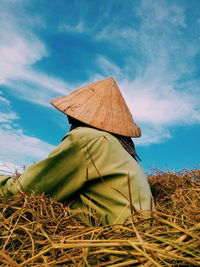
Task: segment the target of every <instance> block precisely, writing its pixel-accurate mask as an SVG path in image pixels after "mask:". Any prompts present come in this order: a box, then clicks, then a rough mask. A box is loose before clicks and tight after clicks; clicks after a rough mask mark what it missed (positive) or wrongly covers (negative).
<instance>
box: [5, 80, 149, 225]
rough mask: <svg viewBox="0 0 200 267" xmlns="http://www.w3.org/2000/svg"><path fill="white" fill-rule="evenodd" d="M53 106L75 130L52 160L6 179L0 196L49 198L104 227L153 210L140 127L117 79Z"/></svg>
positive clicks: (72, 130) (96, 85) (54, 152)
mask: <svg viewBox="0 0 200 267" xmlns="http://www.w3.org/2000/svg"><path fill="white" fill-rule="evenodd" d="M51 104H52V105H53V106H54V107H56V108H57V109H58V110H60V111H62V112H64V113H65V114H66V115H67V116H68V120H69V123H70V124H71V125H72V126H71V129H70V131H69V132H68V133H67V134H66V135H65V136H64V138H63V140H62V142H61V143H60V144H59V145H58V146H57V147H56V148H55V150H54V151H53V152H51V153H50V154H49V156H48V157H47V158H46V159H44V160H42V161H40V162H37V163H34V164H32V165H31V166H29V167H28V168H27V169H26V170H25V171H24V173H23V174H22V175H21V176H20V177H19V178H18V179H15V178H13V177H9V176H0V186H1V187H0V195H1V196H5V197H9V196H12V195H14V194H17V193H19V192H21V191H22V190H23V191H24V192H26V193H29V192H31V191H35V192H37V193H45V194H46V195H47V196H49V197H51V198H52V199H54V200H56V201H59V202H67V203H70V207H71V208H72V210H73V209H74V210H76V209H79V210H82V211H84V210H88V209H91V210H94V211H95V212H96V213H97V214H99V216H101V218H102V224H103V225H105V224H123V223H124V222H125V221H126V220H127V218H128V217H130V216H131V208H133V207H134V210H137V211H139V210H143V211H149V210H150V209H151V208H152V195H151V191H150V187H149V184H148V181H147V178H146V176H145V174H144V172H143V170H142V168H141V166H140V165H139V162H138V161H139V157H138V155H137V153H136V150H135V146H134V143H133V141H132V139H131V137H140V136H141V131H140V128H139V127H138V126H137V125H136V124H135V122H134V121H133V119H132V115H131V113H130V111H129V109H128V107H127V105H126V103H125V100H124V99H123V97H122V95H121V92H120V90H119V88H118V86H117V84H116V82H115V80H114V79H113V78H107V79H104V80H101V81H97V82H95V83H92V84H90V85H87V86H85V87H83V88H80V89H78V90H76V91H74V92H72V93H71V94H69V95H67V96H63V97H58V98H56V99H53V100H52V101H51Z"/></svg>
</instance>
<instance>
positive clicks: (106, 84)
mask: <svg viewBox="0 0 200 267" xmlns="http://www.w3.org/2000/svg"><path fill="white" fill-rule="evenodd" d="M51 104H52V105H53V106H54V107H55V108H57V109H58V110H60V111H62V112H63V113H65V114H66V115H69V116H71V117H72V118H75V119H77V120H79V121H82V122H84V123H86V124H88V125H91V126H93V127H95V128H98V129H101V130H104V131H107V132H110V133H114V134H118V135H123V136H130V137H140V136H141V130H140V128H139V127H138V126H137V125H136V123H135V122H134V121H133V118H132V115H131V113H130V111H129V109H128V107H127V105H126V102H125V100H124V98H123V96H122V94H121V92H120V90H119V88H118V86H117V84H116V82H115V80H114V79H113V78H112V77H109V78H107V79H104V80H101V81H97V82H94V83H91V84H89V85H86V86H84V87H82V88H80V89H77V90H75V91H73V92H72V93H70V94H69V95H67V96H63V97H58V98H55V99H53V100H51Z"/></svg>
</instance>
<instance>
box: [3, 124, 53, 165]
mask: <svg viewBox="0 0 200 267" xmlns="http://www.w3.org/2000/svg"><path fill="white" fill-rule="evenodd" d="M0 147H1V154H0V161H1V162H4V164H5V165H6V162H10V163H12V164H13V165H18V166H23V165H24V164H30V163H33V162H34V161H38V160H41V159H43V158H45V157H46V156H47V155H48V153H50V152H51V150H53V148H54V147H53V146H52V145H50V144H48V143H46V142H43V141H42V140H39V139H38V138H35V137H31V136H27V135H26V134H24V133H23V131H22V130H20V129H17V130H16V129H11V130H10V129H9V130H7V129H0Z"/></svg>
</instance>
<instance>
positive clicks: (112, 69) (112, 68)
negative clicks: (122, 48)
mask: <svg viewBox="0 0 200 267" xmlns="http://www.w3.org/2000/svg"><path fill="white" fill-rule="evenodd" d="M96 64H97V65H98V67H99V68H100V69H101V72H102V74H104V76H107V77H109V76H120V75H121V71H120V68H119V67H118V66H117V65H116V64H114V63H112V62H111V61H109V60H108V59H107V58H106V57H104V56H102V55H99V56H97V58H96Z"/></svg>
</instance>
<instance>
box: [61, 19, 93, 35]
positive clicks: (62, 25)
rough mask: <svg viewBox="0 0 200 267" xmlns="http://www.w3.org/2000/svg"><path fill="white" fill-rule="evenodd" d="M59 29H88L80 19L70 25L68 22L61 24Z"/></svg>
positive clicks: (82, 31) (70, 30)
mask: <svg viewBox="0 0 200 267" xmlns="http://www.w3.org/2000/svg"><path fill="white" fill-rule="evenodd" d="M59 31H61V32H75V33H84V32H86V31H88V29H87V28H86V27H85V25H84V22H83V21H82V20H80V21H79V22H78V24H75V25H70V24H61V25H60V26H59Z"/></svg>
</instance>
